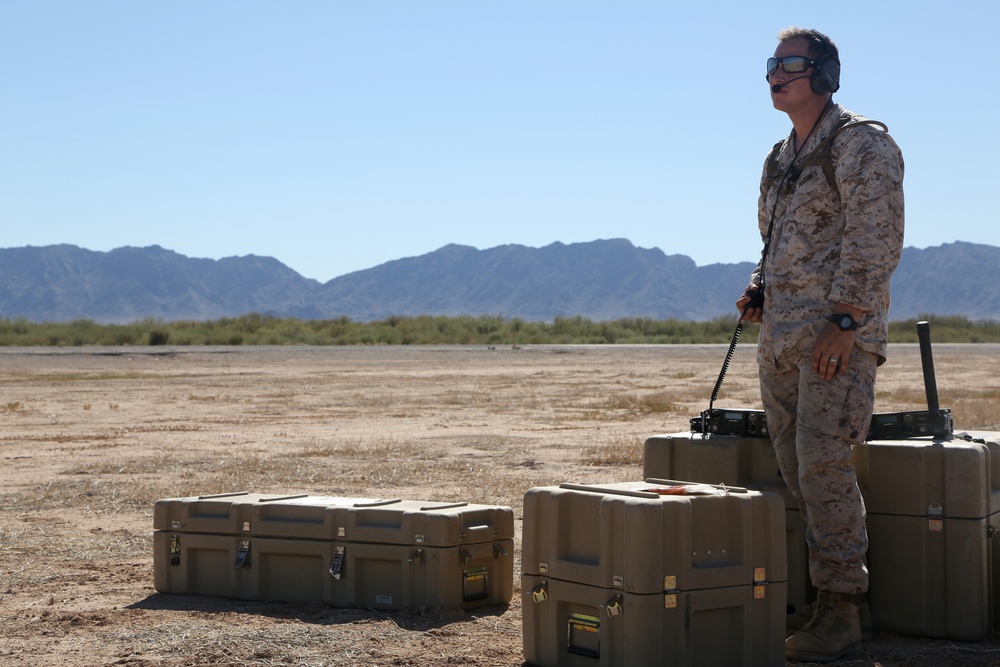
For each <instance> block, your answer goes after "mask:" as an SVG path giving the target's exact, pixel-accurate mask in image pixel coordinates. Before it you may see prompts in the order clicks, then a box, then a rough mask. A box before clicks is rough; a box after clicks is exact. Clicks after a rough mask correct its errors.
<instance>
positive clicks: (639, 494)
mask: <svg viewBox="0 0 1000 667" xmlns="http://www.w3.org/2000/svg"><path fill="white" fill-rule="evenodd" d="M559 488H560V489H570V490H571V491H586V492H588V493H603V494H605V495H612V496H628V497H630V498H659V497H660V496H658V495H656V494H655V493H647V492H646V491H632V490H631V489H609V488H606V487H601V486H590V485H587V484H570V483H569V482H566V483H564V484H560V485H559Z"/></svg>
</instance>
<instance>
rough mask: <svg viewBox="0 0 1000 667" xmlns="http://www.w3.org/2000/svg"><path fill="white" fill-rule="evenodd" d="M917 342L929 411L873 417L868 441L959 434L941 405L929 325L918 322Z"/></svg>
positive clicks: (881, 414)
mask: <svg viewBox="0 0 1000 667" xmlns="http://www.w3.org/2000/svg"><path fill="white" fill-rule="evenodd" d="M917 339H918V340H919V341H920V365H921V368H922V369H923V372H924V392H925V393H926V395H927V409H926V410H915V411H910V412H876V413H875V414H873V415H872V423H871V426H869V427H868V437H867V438H866V440H902V439H904V438H919V437H922V436H937V437H950V436H951V435H952V434H953V433H954V432H955V422H954V420H953V419H952V416H951V410H942V409H941V408H940V406H939V405H938V392H937V380H936V379H935V377H934V358H933V356H932V354H931V334H930V324H929V323H927V322H917Z"/></svg>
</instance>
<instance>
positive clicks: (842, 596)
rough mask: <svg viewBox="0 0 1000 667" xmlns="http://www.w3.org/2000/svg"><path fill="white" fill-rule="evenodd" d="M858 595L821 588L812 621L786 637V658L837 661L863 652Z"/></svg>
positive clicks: (805, 660) (808, 660) (809, 660)
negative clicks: (822, 589)
mask: <svg viewBox="0 0 1000 667" xmlns="http://www.w3.org/2000/svg"><path fill="white" fill-rule="evenodd" d="M857 597H858V596H855V595H850V594H847V593H833V592H830V591H820V592H819V597H818V598H817V599H816V613H815V615H814V616H813V618H812V620H811V621H809V623H807V624H806V626H805V627H804V628H802V629H801V630H800V631H799V632H796V633H795V634H794V635H792V636H791V637H789V638H788V639H786V640H785V657H786V658H788V659H789V660H799V661H803V662H833V661H834V660H839V659H841V658H844V657H856V656H858V655H860V654H861V622H860V620H859V619H858V605H857V602H856V598H857Z"/></svg>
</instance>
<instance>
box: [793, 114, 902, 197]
mask: <svg viewBox="0 0 1000 667" xmlns="http://www.w3.org/2000/svg"><path fill="white" fill-rule="evenodd" d="M861 125H877V126H879V127H881V128H882V130H883V131H884V132H886V133H888V132H889V128H888V127H887V126H886V124H885V123H883V122H881V121H877V120H857V121H850V120H849V117H847V119H845V118H841V121H840V122H839V123H838V124H837V126H836V127H835V128H834V129H833V132H831V133H830V136H828V137H827V138H826V139H824V140H823V142H822V143H821V144H820V145H819V146H817V147H816V150H814V151H813V152H812V153H810V154H809V155H807V156H806V157H805V158H803V159H802V161H801V162H799V163H798V165H796V169H798V170H799V172H801V171H802V170H803V169H805V168H806V167H811V166H813V165H819V166H821V167H822V168H823V173H824V174H825V175H826V182H827V183H829V184H830V187H831V188H833V189H834V190H836V191H837V193H838V194H839V193H840V189H839V188H838V187H837V177H836V174H835V172H834V164H833V140H834V139H835V138H836V137H837V135H838V134H840V133H841V132H843V131H844V130H849V129H851V128H853V127H858V126H861Z"/></svg>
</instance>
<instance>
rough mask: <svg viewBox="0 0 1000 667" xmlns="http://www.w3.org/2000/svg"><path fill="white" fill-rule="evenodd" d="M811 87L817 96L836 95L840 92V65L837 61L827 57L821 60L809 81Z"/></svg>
mask: <svg viewBox="0 0 1000 667" xmlns="http://www.w3.org/2000/svg"><path fill="white" fill-rule="evenodd" d="M809 86H810V87H811V88H812V91H813V92H814V93H816V94H817V95H825V94H826V93H835V92H837V91H838V90H840V63H839V62H838V61H837V59H836V58H833V57H831V56H826V57H825V58H823V59H822V60H820V61H819V64H818V65H816V68H815V69H814V70H813V75H812V77H811V78H810V79H809Z"/></svg>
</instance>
